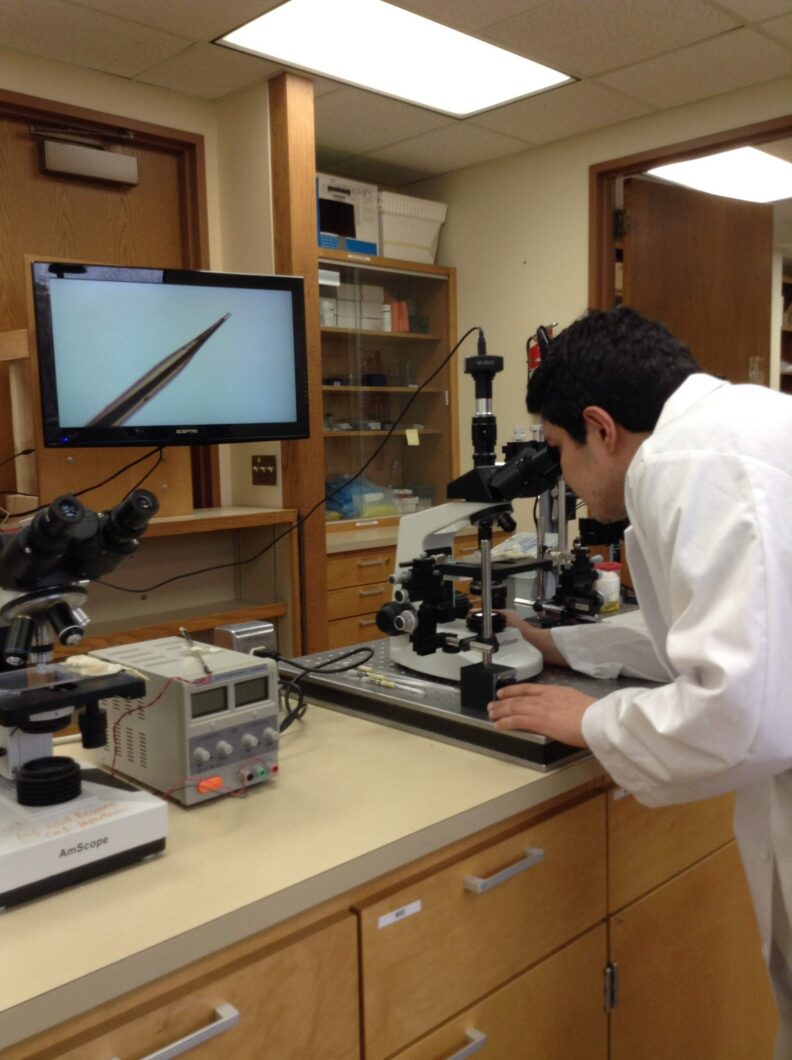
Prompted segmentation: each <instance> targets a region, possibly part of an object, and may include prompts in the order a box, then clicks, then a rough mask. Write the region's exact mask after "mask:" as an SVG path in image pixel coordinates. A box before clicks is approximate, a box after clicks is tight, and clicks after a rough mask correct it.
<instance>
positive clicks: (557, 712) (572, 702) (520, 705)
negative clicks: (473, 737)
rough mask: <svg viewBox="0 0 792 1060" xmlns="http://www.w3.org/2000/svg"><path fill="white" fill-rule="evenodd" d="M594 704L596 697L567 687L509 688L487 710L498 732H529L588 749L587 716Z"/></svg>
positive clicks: (521, 686)
mask: <svg viewBox="0 0 792 1060" xmlns="http://www.w3.org/2000/svg"><path fill="white" fill-rule="evenodd" d="M594 702H595V699H594V697H593V696H586V695H584V694H583V693H582V692H576V691H575V689H574V688H566V687H565V686H564V685H536V684H524V685H506V686H505V687H504V688H501V689H500V691H499V692H498V698H497V700H496V701H495V702H494V703H490V704H489V706H488V707H487V711H488V713H489V716H490V719H491V720H492V721H493V722H494V723H495V728H496V729H501V730H508V729H527V730H528V731H529V732H538V733H541V734H542V735H543V736H549V737H550V738H551V739H553V740H560V741H561V742H562V743H565V744H569V746H570V747H586V746H587V745H586V741H585V740H584V739H583V730H582V720H583V714H584V713H585V710H586V707H588V705H589V704H590V703H594Z"/></svg>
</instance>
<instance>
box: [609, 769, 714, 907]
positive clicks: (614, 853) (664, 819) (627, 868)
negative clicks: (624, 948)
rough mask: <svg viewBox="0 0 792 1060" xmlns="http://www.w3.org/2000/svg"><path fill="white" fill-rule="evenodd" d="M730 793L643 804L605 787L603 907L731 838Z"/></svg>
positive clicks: (630, 897)
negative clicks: (605, 901) (605, 880)
mask: <svg viewBox="0 0 792 1060" xmlns="http://www.w3.org/2000/svg"><path fill="white" fill-rule="evenodd" d="M733 816H734V796H733V795H722V796H720V797H718V798H716V799H704V800H703V801H701V802H691V803H686V804H684V805H681V806H662V807H657V808H654V807H653V808H652V809H648V808H647V807H646V806H642V805H641V804H640V803H639V802H638V800H637V799H635V798H634V797H633V796H632V795H629V794H627V793H626V792H625V791H624V790H623V789H617V790H615V791H611V792H609V793H608V911H609V912H611V913H612V912H615V911H616V910H617V909H621V908H622V907H623V906H625V905H627V904H628V903H629V902H633V901H635V899H636V898H640V896H641V895H642V894H647V893H648V892H649V891H651V890H653V888H655V887H658V886H659V885H660V884H661V883H665V881H666V880H668V879H670V878H671V877H672V876H674V875H676V873H678V872H681V871H682V870H683V869H686V868H687V867H688V865H692V864H693V862H694V861H698V860H699V859H700V858H703V857H705V856H706V855H707V854H711V853H712V851H713V850H717V848H718V847H722V846H725V845H726V843H729V842H731V841H732V840H733V839H734V829H733V827H732V818H733Z"/></svg>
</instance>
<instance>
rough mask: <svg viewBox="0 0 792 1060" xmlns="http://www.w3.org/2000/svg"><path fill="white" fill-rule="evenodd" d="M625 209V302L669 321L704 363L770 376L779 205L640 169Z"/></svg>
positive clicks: (742, 377) (732, 374)
mask: <svg viewBox="0 0 792 1060" xmlns="http://www.w3.org/2000/svg"><path fill="white" fill-rule="evenodd" d="M624 210H625V235H624V296H623V300H624V303H625V304H626V305H630V306H632V307H633V308H634V309H637V310H639V311H640V312H641V313H644V314H645V315H646V316H648V317H650V318H652V319H654V320H660V321H662V322H663V323H664V324H665V325H666V326H667V327H668V328H669V329H670V330H671V331H672V332H673V333H674V334H675V335H676V336H677V337H678V338H680V339H681V340H682V341H683V342H685V343H686V344H687V345H688V346H689V347H690V349H691V351H692V353H693V355H694V356H695V357H696V359H697V360H698V361H699V363H700V364H701V366H702V367H703V368H704V370H705V371H707V372H711V373H712V374H713V375H719V376H724V377H725V378H727V379H729V380H731V382H734V383H744V382H749V381H750V382H753V383H764V384H767V382H768V372H769V359H770V304H771V295H772V254H773V208H772V206H770V205H767V204H760V203H750V202H739V201H737V200H736V199H725V198H722V197H721V196H718V195H707V194H704V193H703V192H698V191H691V190H690V189H688V188H682V187H677V186H676V185H673V184H665V183H661V182H658V181H653V180H646V179H643V178H640V177H633V178H630V179H629V180H626V181H625V183H624Z"/></svg>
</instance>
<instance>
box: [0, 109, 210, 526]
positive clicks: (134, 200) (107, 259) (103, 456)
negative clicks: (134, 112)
mask: <svg viewBox="0 0 792 1060" xmlns="http://www.w3.org/2000/svg"><path fill="white" fill-rule="evenodd" d="M42 127H46V128H47V129H49V130H52V132H51V135H53V136H55V137H57V136H58V135H64V132H63V130H64V129H66V128H69V127H72V128H74V127H77V129H78V130H79V132H81V134H82V136H83V138H84V139H85V138H89V141H90V140H91V138H93V139H92V142H93V143H94V144H98V145H100V146H103V147H105V148H106V149H108V150H113V151H116V152H119V153H124V154H132V155H135V156H136V158H137V160H138V166H139V173H140V181H139V183H138V185H137V186H135V187H124V186H120V185H112V184H107V183H104V182H102V181H97V180H90V179H84V178H69V177H63V176H52V175H49V174H45V173H43V172H41V169H40V166H39V143H40V140H41V135H40V134H39V133H38V132H37V131H34V130H39V129H41V128H42ZM202 183H203V152H202V143H201V137H198V136H195V135H193V134H188V133H183V134H182V133H177V132H175V131H174V130H166V129H160V128H158V127H155V126H148V125H144V124H142V123H139V122H131V123H127V122H126V121H124V125H123V127H120V126H119V119H118V118H117V117H116V118H111V117H109V116H107V115H102V114H99V113H94V112H89V111H83V110H81V109H78V108H74V107H67V106H65V105H63V106H61V105H60V104H56V103H49V102H48V101H44V100H34V99H30V98H28V97H21V96H17V95H13V94H11V93H0V278H1V279H2V282H1V283H0V331H2V332H8V331H15V330H17V329H23V328H27V327H28V306H27V297H28V286H29V281H28V277H27V269H26V265H25V255H36V256H39V257H41V258H43V259H44V260H48V259H50V258H66V259H75V260H82V261H87V262H101V263H107V264H118V265H137V266H150V267H170V268H190V267H195V268H198V267H201V266H202V265H205V264H206V261H205V257H206V251H205V242H206V240H205V232H204V230H205V227H206V225H205V217H204V207H203V192H202V190H201V185H202ZM10 403H11V398H10V389H9V384H8V374H7V368H6V366H5V365H0V459H3V458H6V457H8V456H10V455H11V454H12V453H13V452H14V449H13V445H14V440H13V434H12V428H11V422H12V418H11V414H10ZM145 452H146V450H145V449H120V450H119V449H116V450H112V449H94V450H73V451H71V453H70V454H69V456H70V457H71V459H70V461H69V462H68V464H67V459H68V458H67V454H64V453H62V452H60V451H58V450H45V449H43V448H42V447H40V446H38V445H37V453H36V457H35V458H33V457H30V458H24V457H23V458H20V459H21V460H22V461H25V460H27V461H32V460H35V467H34V472H35V473H34V474H33V475H32V476H31V475H30V474H28V475H27V476H26V477H25V481H24V485H22V484H21V483H20V481H19V478H18V477H17V475H15V471H16V470H18V468H17V467H15V462H14V461H10V462H8V463H6V464H5V465H4V466H0V490H2V491H7V492H15V491H16V490H17V489H21V491H22V492H25V493H30V492H34V488H35V492H36V493H37V494H38V496H39V498H40V500H41V502H42V503H46V502H48V501H50V500H52V498H53V496H55V495H56V494H57V493H61V492H66V491H67V490H72V491H75V492H76V491H77V490H79V489H83V488H85V487H88V486H91V485H93V484H94V483H96V482H98V481H100V480H101V479H103V478H105V477H106V476H107V475H109V474H112V473H113V472H114V471H115V470H116V469H117V468H119V467H122V466H123V465H125V464H127V463H129V462H130V461H132V460H134V459H135V457H136V456H140V455H142V454H143V453H145ZM189 457H190V454H189V452H188V451H187V450H181V451H179V450H173V449H172V450H169V451H168V454H167V460H166V463H165V465H164V469H165V470H166V478H167V480H168V481H167V482H166V486H167V488H166V489H165V490H164V492H163V493H160V491H159V490H158V489H157V485H156V484H154V483H149V482H147V483H146V485H147V486H149V487H150V488H153V489H154V491H155V492H156V493H158V495H159V497H160V505H161V508H162V512H163V514H177V513H178V512H182V511H185V510H187V511H189V510H190V508H191V507H192V488H191V481H190V477H191V476H190V458H189ZM31 466H32V465H30V464H28V466H27V467H26V468H24V470H27V471H29V470H30V468H31ZM144 473H145V467H144V468H143V469H142V470H141V467H140V466H138V467H136V468H134V469H132V471H131V472H129V473H128V475H127V476H126V477H124V478H120V479H118V480H116V481H114V482H113V483H112V485H111V486H110V487H108V491H107V496H105V495H104V494H100V493H98V492H96V493H93V492H92V493H91V494H89V496H88V497H87V498H86V503H88V504H89V505H90V506H92V507H96V506H100V505H104V504H107V503H113V502H114V501H115V500H118V499H119V498H120V497H121V496H123V494H124V492H125V490H127V489H129V488H131V487H132V486H134V485H135V483H136V482H137V481H138V480H139V479H140V478H141V475H142V474H144ZM20 477H22V476H20ZM127 479H128V480H129V481H127ZM157 479H158V482H159V481H160V480H162V481H163V482H165V479H163V474H162V473H161V471H158V475H157ZM174 503H175V508H174Z"/></svg>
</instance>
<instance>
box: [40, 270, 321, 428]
mask: <svg viewBox="0 0 792 1060" xmlns="http://www.w3.org/2000/svg"><path fill="white" fill-rule="evenodd" d="M32 269H33V295H34V305H35V314H36V344H37V349H38V358H39V383H40V391H41V404H42V413H43V431H44V443H45V445H47V446H50V447H60V446H94V445H101V446H112V445H185V444H201V445H204V444H208V443H214V442H243V441H261V440H270V439H289V438H305V437H307V436H308V396H307V368H306V348H305V304H304V291H303V280H302V278H301V277H294V276H258V275H252V274H231V273H217V272H198V271H188V270H178V269H142V268H126V267H123V266H105V265H77V264H69V263H59V262H34V263H33V264H32Z"/></svg>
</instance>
